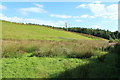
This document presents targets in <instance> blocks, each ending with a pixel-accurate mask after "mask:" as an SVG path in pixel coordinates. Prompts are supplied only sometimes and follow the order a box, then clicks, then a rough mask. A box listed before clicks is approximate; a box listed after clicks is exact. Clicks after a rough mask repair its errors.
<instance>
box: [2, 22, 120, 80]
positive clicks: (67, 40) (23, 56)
mask: <svg viewBox="0 0 120 80" xmlns="http://www.w3.org/2000/svg"><path fill="white" fill-rule="evenodd" d="M2 25H3V41H2V52H3V54H2V77H3V78H117V77H118V70H119V69H118V67H119V66H120V65H118V63H117V62H118V54H116V53H119V46H120V45H117V46H111V47H109V46H108V41H107V40H105V39H102V38H97V37H94V36H90V35H85V34H77V33H72V32H67V31H62V30H57V29H52V28H48V27H43V26H35V25H25V24H18V23H11V22H6V21H3V24H2ZM115 51H118V52H115ZM3 80H4V79H3Z"/></svg>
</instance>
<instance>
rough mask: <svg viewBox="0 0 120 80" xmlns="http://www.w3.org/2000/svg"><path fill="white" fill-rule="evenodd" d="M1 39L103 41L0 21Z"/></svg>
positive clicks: (50, 29) (40, 27)
mask: <svg viewBox="0 0 120 80" xmlns="http://www.w3.org/2000/svg"><path fill="white" fill-rule="evenodd" d="M2 28H3V30H2V31H3V39H10V40H11V39H12V40H85V39H86V40H105V39H102V38H90V37H87V36H84V35H80V34H77V33H72V32H67V31H62V30H57V29H52V28H48V27H43V26H35V25H24V24H16V23H12V22H6V21H2Z"/></svg>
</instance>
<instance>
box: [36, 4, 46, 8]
mask: <svg viewBox="0 0 120 80" xmlns="http://www.w3.org/2000/svg"><path fill="white" fill-rule="evenodd" d="M34 5H35V6H38V7H41V8H43V7H44V6H43V5H41V4H36V3H34Z"/></svg>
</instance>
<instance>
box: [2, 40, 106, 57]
mask: <svg viewBox="0 0 120 80" xmlns="http://www.w3.org/2000/svg"><path fill="white" fill-rule="evenodd" d="M107 44H108V43H107V42H105V41H96V40H95V41H93V40H92V41H91V40H81V41H76V40H75V41H47V40H46V41H45V40H44V41H42V40H41V41H39V40H38V41H37V40H36V41H28V40H22V41H13V40H4V41H3V45H2V47H3V54H2V57H22V56H23V55H24V54H25V53H32V55H31V57H33V56H37V57H46V56H47V57H55V56H64V57H70V58H71V57H72V58H86V57H91V56H92V55H96V51H98V49H100V48H101V47H105V46H107Z"/></svg>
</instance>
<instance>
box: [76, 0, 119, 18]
mask: <svg viewBox="0 0 120 80" xmlns="http://www.w3.org/2000/svg"><path fill="white" fill-rule="evenodd" d="M81 5H82V4H81ZM83 5H84V6H86V7H84V8H87V9H89V10H90V11H91V12H92V13H93V15H92V16H91V15H89V16H91V17H89V18H95V17H102V18H108V19H114V20H116V19H118V4H111V5H108V6H105V4H102V3H101V2H100V1H96V2H92V3H90V4H83ZM79 6H80V5H79ZM78 8H83V7H78Z"/></svg>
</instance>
